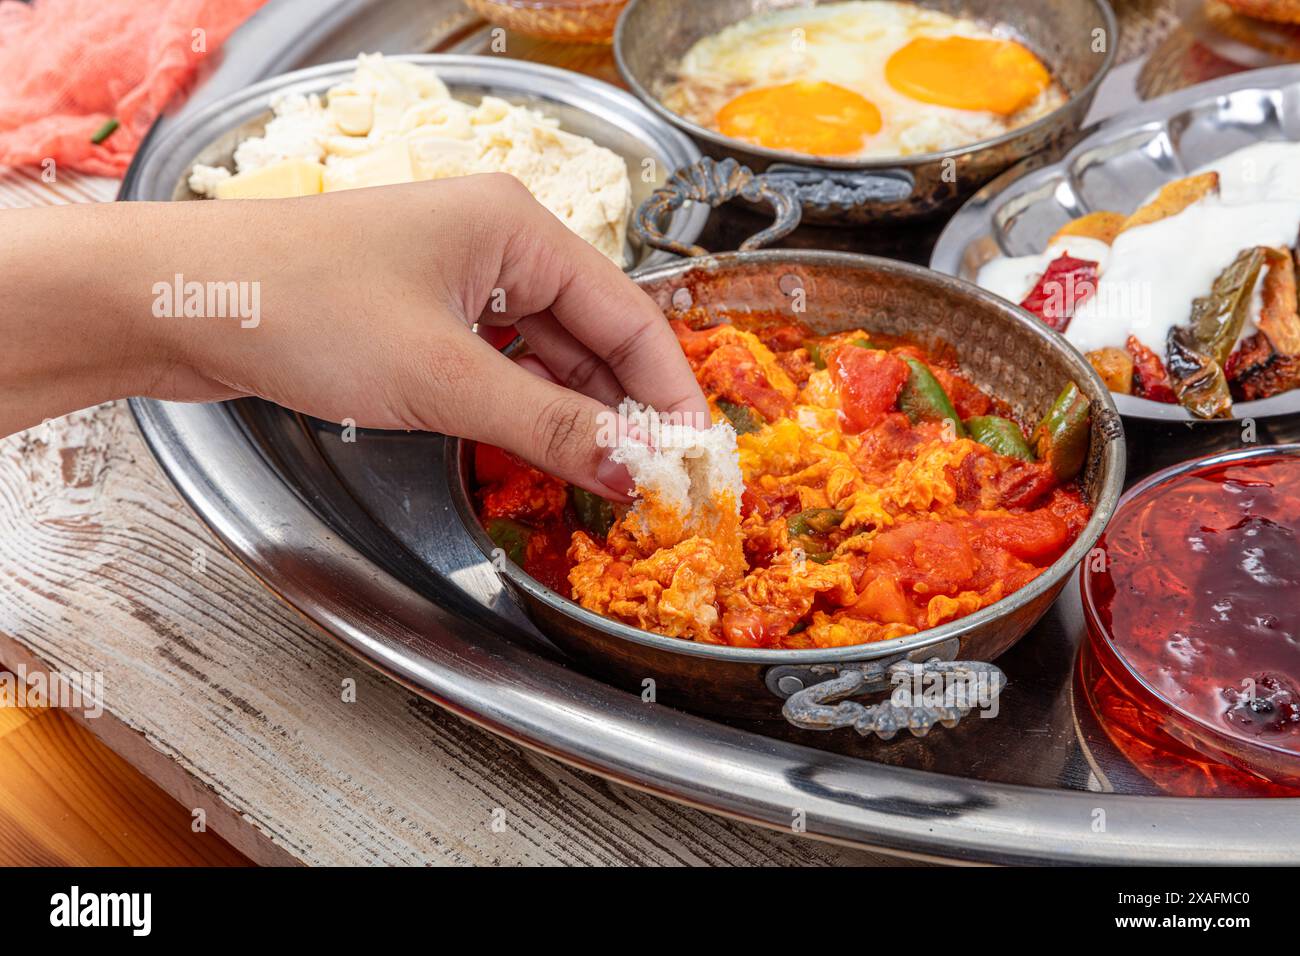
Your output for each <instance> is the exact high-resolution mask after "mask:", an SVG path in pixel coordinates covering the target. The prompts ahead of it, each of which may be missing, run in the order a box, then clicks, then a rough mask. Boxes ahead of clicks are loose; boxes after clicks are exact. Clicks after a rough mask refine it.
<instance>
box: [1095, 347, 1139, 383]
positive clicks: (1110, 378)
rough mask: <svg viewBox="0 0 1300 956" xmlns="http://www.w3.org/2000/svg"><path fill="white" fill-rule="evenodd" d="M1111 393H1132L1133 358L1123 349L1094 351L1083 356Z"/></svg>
mask: <svg viewBox="0 0 1300 956" xmlns="http://www.w3.org/2000/svg"><path fill="white" fill-rule="evenodd" d="M1084 358H1086V359H1087V360H1088V364H1089V365H1091V366H1092V367H1093V368H1094V369H1096V370H1097V374H1098V375H1100V376H1101V380H1102V381H1103V382H1105V383H1106V387H1107V388H1108V389H1110V390H1111V391H1112V392H1120V393H1122V394H1124V395H1127V394H1129V393H1130V392H1132V391H1133V357H1132V356H1131V355H1129V354H1128V353H1127V352H1125V351H1124V350H1123V349H1117V348H1105V349H1096V350H1095V351H1092V352H1089V353H1088V354H1087V355H1085V356H1084Z"/></svg>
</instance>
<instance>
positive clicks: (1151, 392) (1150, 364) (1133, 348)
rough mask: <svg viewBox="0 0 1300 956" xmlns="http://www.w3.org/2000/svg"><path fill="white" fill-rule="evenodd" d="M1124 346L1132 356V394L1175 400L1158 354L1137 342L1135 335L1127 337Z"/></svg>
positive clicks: (1167, 401) (1157, 400)
mask: <svg viewBox="0 0 1300 956" xmlns="http://www.w3.org/2000/svg"><path fill="white" fill-rule="evenodd" d="M1124 348H1125V349H1126V350H1127V351H1128V354H1129V355H1131V356H1132V357H1133V394H1134V395H1136V396H1138V397H1139V398H1146V399H1149V400H1151V401H1153V402H1165V403H1166V404H1173V403H1175V402H1177V401H1178V396H1177V395H1175V394H1174V390H1173V387H1172V386H1171V385H1170V384H1169V375H1168V373H1167V372H1165V363H1164V362H1162V361H1160V356H1158V355H1156V353H1155V352H1152V351H1151V350H1150V349H1149V348H1147V347H1146V346H1145V345H1143V344H1142V343H1141V342H1139V341H1138V339H1137V336H1135V335H1130V336H1129V337H1128V341H1126V342H1125V343H1124Z"/></svg>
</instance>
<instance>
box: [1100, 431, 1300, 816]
mask: <svg viewBox="0 0 1300 956" xmlns="http://www.w3.org/2000/svg"><path fill="white" fill-rule="evenodd" d="M1082 588H1083V604H1084V613H1085V617H1086V619H1087V622H1088V627H1089V634H1090V642H1089V652H1090V654H1091V658H1092V659H1091V660H1085V661H1083V663H1082V665H1081V674H1082V676H1083V679H1084V682H1085V686H1086V687H1087V689H1088V692H1089V696H1090V699H1092V701H1093V703H1094V707H1095V709H1096V710H1097V711H1098V714H1099V716H1100V717H1101V718H1102V724H1103V726H1105V727H1106V729H1107V732H1108V734H1109V735H1110V737H1111V739H1112V741H1113V742H1114V743H1116V745H1117V746H1119V747H1120V749H1121V750H1123V751H1124V752H1125V753H1126V754H1127V755H1128V756H1129V757H1130V758H1131V759H1133V760H1134V762H1135V763H1136V764H1137V765H1138V767H1139V769H1142V770H1143V771H1144V772H1146V773H1147V775H1148V776H1149V777H1151V778H1152V779H1153V780H1155V781H1156V782H1157V783H1159V784H1161V785H1162V786H1164V787H1165V789H1168V790H1171V791H1173V792H1180V793H1194V794H1227V793H1240V792H1242V791H1247V792H1256V793H1261V794H1279V795H1280V794H1283V793H1286V794H1287V795H1294V794H1295V790H1294V789H1293V788H1297V787H1300V446H1298V445H1287V446H1277V447H1272V448H1258V449H1253V450H1251V451H1247V452H1234V453H1231V454H1227V455H1217V456H1212V457H1210V458H1205V459H1201V460H1198V461H1195V462H1189V463H1187V464H1183V465H1179V466H1176V467H1175V468H1172V469H1168V470H1166V471H1164V472H1160V473H1158V474H1156V475H1153V476H1151V477H1150V478H1148V479H1146V480H1145V481H1143V482H1142V483H1141V484H1139V485H1138V486H1136V487H1135V488H1133V489H1132V490H1131V491H1130V492H1129V493H1128V494H1127V495H1126V496H1125V497H1124V499H1123V500H1122V501H1121V502H1120V506H1119V508H1118V509H1117V510H1116V512H1115V517H1114V518H1113V519H1112V520H1111V523H1110V525H1109V527H1108V528H1107V529H1106V533H1105V535H1104V536H1103V538H1102V539H1101V541H1100V542H1098V550H1097V551H1096V552H1094V553H1093V555H1092V556H1090V557H1089V558H1088V559H1085V562H1084V565H1083V570H1082ZM1085 656H1086V655H1085Z"/></svg>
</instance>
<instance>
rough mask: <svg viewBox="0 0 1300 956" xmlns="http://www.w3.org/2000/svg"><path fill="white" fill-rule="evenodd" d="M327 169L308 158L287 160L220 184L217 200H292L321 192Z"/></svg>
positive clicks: (214, 192)
mask: <svg viewBox="0 0 1300 956" xmlns="http://www.w3.org/2000/svg"><path fill="white" fill-rule="evenodd" d="M324 172H325V167H324V166H322V165H321V164H320V163H313V162H311V161H309V160H305V159H285V160H282V161H280V162H278V163H272V164H271V165H270V166H263V167H262V168H261V169H254V170H250V171H249V172H246V173H240V174H239V175H237V176H231V177H230V178H229V179H224V180H222V181H221V182H219V183H217V185H216V188H215V189H214V190H213V195H214V196H216V197H217V198H218V199H289V198H292V197H294V196H312V195H315V194H316V193H318V192H320V191H321V175H322V174H323V173H324Z"/></svg>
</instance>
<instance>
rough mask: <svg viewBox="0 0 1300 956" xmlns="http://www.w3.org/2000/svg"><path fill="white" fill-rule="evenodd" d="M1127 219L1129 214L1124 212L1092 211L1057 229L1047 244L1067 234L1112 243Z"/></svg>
mask: <svg viewBox="0 0 1300 956" xmlns="http://www.w3.org/2000/svg"><path fill="white" fill-rule="evenodd" d="M1127 219H1128V216H1126V215H1124V214H1123V213H1122V212H1090V213H1088V215H1086V216H1080V217H1079V218H1078V219H1071V220H1070V221H1069V222H1067V223H1066V224H1065V225H1064V226H1062V227H1061V228H1060V229H1058V230H1056V235H1054V236H1052V238H1051V239H1049V240H1048V242H1047V244H1048V245H1049V246H1050V245H1051V244H1052V243H1054V242H1056V240H1058V239H1064V238H1066V237H1067V236H1083V237H1084V238H1085V239H1097V240H1099V241H1101V242H1104V243H1106V244H1107V245H1110V244H1111V243H1112V242H1114V241H1115V237H1116V236H1118V235H1119V233H1120V230H1121V229H1123V228H1124V222H1125V221H1126V220H1127Z"/></svg>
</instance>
